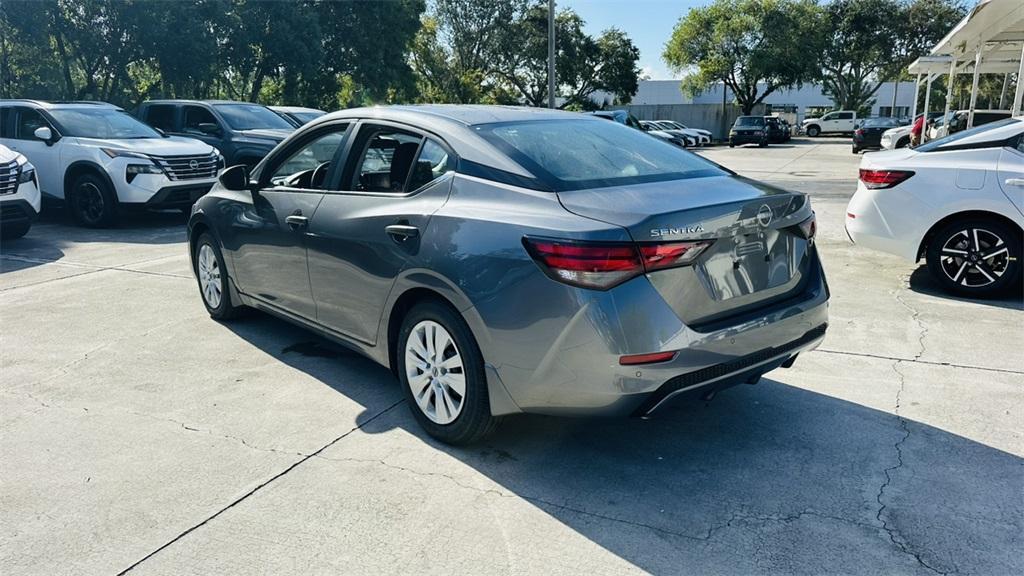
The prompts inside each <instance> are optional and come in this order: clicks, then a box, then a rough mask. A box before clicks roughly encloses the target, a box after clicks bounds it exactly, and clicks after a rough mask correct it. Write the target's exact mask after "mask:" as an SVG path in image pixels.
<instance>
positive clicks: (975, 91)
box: [947, 44, 982, 130]
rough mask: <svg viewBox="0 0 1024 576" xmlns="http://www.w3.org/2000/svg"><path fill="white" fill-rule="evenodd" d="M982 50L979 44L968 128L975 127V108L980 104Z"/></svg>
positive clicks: (972, 81) (968, 112)
mask: <svg viewBox="0 0 1024 576" xmlns="http://www.w3.org/2000/svg"><path fill="white" fill-rule="evenodd" d="M981 49H982V45H980V44H979V45H978V53H977V54H975V55H974V76H973V77H972V78H971V105H970V106H969V107H968V111H967V128H971V127H973V126H974V106H975V105H976V104H977V103H978V76H980V75H981ZM947 130H948V129H947Z"/></svg>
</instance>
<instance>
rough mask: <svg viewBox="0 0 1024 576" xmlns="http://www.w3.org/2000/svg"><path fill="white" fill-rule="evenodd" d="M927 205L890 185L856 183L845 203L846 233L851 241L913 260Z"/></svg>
mask: <svg viewBox="0 0 1024 576" xmlns="http://www.w3.org/2000/svg"><path fill="white" fill-rule="evenodd" d="M928 212H930V208H929V207H928V206H926V205H924V204H923V203H921V202H917V201H915V200H914V198H913V197H911V196H910V195H909V194H905V193H903V192H902V191H900V190H898V189H894V188H888V189H882V190H869V189H867V188H865V187H864V184H863V183H858V185H857V192H856V193H854V195H853V197H852V198H851V199H850V203H849V204H848V205H847V207H846V235H847V236H849V238H850V240H851V241H853V243H854V244H857V245H859V246H864V247H866V248H870V249H872V250H878V251H880V252H887V253H889V254H895V255H897V256H900V257H902V258H904V259H906V260H909V261H911V262H916V261H917V260H918V257H919V256H920V254H919V253H918V249H919V248H920V245H921V239H922V238H923V236H924V231H923V230H919V225H918V222H920V221H927V218H924V220H922V218H923V217H924V216H925V215H926V214H927V213H928Z"/></svg>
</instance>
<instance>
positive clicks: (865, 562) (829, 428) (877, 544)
mask: <svg viewBox="0 0 1024 576" xmlns="http://www.w3.org/2000/svg"><path fill="white" fill-rule="evenodd" d="M229 326H230V328H231V329H232V330H233V331H234V332H235V333H236V334H237V335H238V336H240V337H241V338H244V339H245V340H247V341H248V342H250V343H252V344H253V345H254V346H257V347H259V348H260V349H262V350H263V351H265V352H266V353H267V354H270V355H271V356H273V357H275V358H276V359H278V360H280V361H282V362H284V363H286V364H288V365H289V366H291V367H293V368H296V369H298V370H301V371H303V372H305V373H307V374H309V375H311V376H313V377H314V378H316V379H317V380H319V381H320V382H323V383H324V384H325V385H327V386H329V387H331V388H332V389H334V390H336V391H337V392H338V393H340V394H343V395H346V396H347V397H349V398H350V399H352V400H354V401H356V402H358V403H360V404H361V405H363V406H364V407H366V409H365V410H364V412H363V413H362V414H361V415H360V416H359V418H358V419H357V422H358V423H359V424H360V425H363V424H365V425H364V426H363V428H362V431H363V432H365V433H367V434H370V435H371V437H370V441H371V442H373V441H376V442H378V445H379V450H380V454H378V456H377V457H379V458H380V459H381V461H382V462H384V461H388V464H389V465H392V466H394V467H396V468H398V469H397V470H395V471H393V472H388V473H395V474H400V473H404V472H403V471H402V470H412V471H413V472H414V473H418V474H431V475H435V476H439V477H442V478H452V482H453V484H452V486H451V488H452V490H458V489H460V487H464V485H465V481H462V482H460V481H458V480H456V479H455V478H457V477H458V476H460V475H461V476H462V477H463V479H465V477H466V476H467V475H470V476H473V475H474V473H479V474H481V475H483V476H484V477H486V478H487V479H489V480H490V481H492V482H493V483H495V484H496V485H497V486H496V488H495V489H494V490H481V493H482V494H484V493H489V492H495V491H496V492H497V493H498V494H499V495H503V496H514V497H516V498H519V499H522V500H524V501H526V502H529V503H530V504H531V505H532V506H534V507H536V508H537V509H539V510H541V511H543V512H544V513H546V514H547V515H549V516H551V517H552V518H554V519H556V520H557V521H559V522H560V523H561V524H563V525H565V526H566V527H568V528H571V529H572V530H573V531H574V532H575V533H576V534H578V535H580V536H582V537H585V538H586V539H588V540H589V541H591V542H593V543H595V544H597V545H599V546H601V547H602V548H604V549H605V550H607V551H609V552H611V553H613V554H615V555H616V556H618V557H620V558H621V559H623V560H625V561H627V562H629V563H631V564H633V565H634V566H636V567H639V568H640V569H642V570H645V571H649V572H653V573H678V572H690V573H764V572H784V573H814V574H820V573H932V572H936V571H937V572H942V573H948V572H952V571H968V572H977V573H999V574H1008V573H1022V572H1024V557H1021V556H1020V555H1019V554H1017V551H1019V550H1020V548H1021V544H1022V542H1021V536H1022V533H1024V527H1022V518H1024V512H1022V501H1021V498H1020V494H1021V489H1022V486H1024V466H1022V464H1024V459H1022V458H1020V457H1018V456H1015V455H1013V454H1010V453H1007V452H1005V451H1002V450H999V449H996V448H993V447H990V446H987V445H985V444H982V443H979V442H976V441H973V440H971V439H968V438H965V437H962V436H959V435H956V434H953V433H950V432H947V431H944V430H941V429H938V428H935V427H932V426H929V425H927V424H924V423H919V422H915V421H913V420H906V419H903V418H901V417H899V416H895V415H893V414H891V413H888V412H883V411H879V410H875V409H872V408H868V407H865V406H862V405H859V404H856V403H852V402H848V401H845V400H841V399H838V398H835V397H832V396H828V395H824V394H820V393H816V392H812V391H808V390H806V389H802V388H798V387H794V386H789V385H786V384H785V383H784V379H785V377H786V371H785V370H778V371H776V372H773V373H772V374H771V376H772V378H764V379H762V381H761V382H760V383H759V384H758V385H756V386H746V385H744V386H739V387H736V388H733V389H730V390H727V391H725V392H723V393H722V394H719V395H718V396H717V397H716V398H715V400H714V401H712V402H710V403H682V404H676V405H673V406H671V407H669V408H667V409H666V410H664V411H662V412H660V413H658V414H657V415H656V417H654V418H652V419H650V420H638V419H621V420H619V419H615V420H608V419H566V418H549V417H541V416H516V417H511V418H508V419H506V421H505V422H504V423H503V425H502V426H501V427H500V428H499V430H498V431H497V433H496V434H495V435H494V436H492V437H491V438H489V439H487V440H485V441H484V443H482V444H481V445H478V446H470V447H450V446H446V445H443V444H440V443H438V442H436V441H434V440H432V439H430V438H429V437H428V436H427V435H426V434H425V433H424V432H423V431H422V430H421V429H420V428H419V427H418V425H417V424H416V422H415V420H414V418H413V417H412V415H411V414H410V413H409V407H408V406H397V407H396V408H395V409H394V410H391V411H390V412H387V413H386V414H384V415H383V416H381V414H382V411H383V410H384V408H383V407H381V406H382V405H384V404H386V402H382V400H381V397H380V392H381V390H380V388H382V387H387V388H388V389H389V391H390V392H391V395H390V398H393V399H396V400H397V399H398V398H399V390H398V388H397V387H398V383H397V381H396V380H395V379H394V378H393V377H392V376H391V374H390V372H389V371H387V370H386V369H384V368H381V367H379V366H377V365H376V364H374V363H373V362H371V361H370V360H367V359H365V358H362V357H361V356H358V355H356V354H355V353H352V352H348V351H346V350H345V349H343V348H341V347H339V346H337V345H335V344H333V343H330V342H328V341H326V340H323V339H321V338H319V337H316V336H314V335H312V334H310V333H308V332H305V331H303V330H300V329H297V328H293V327H291V326H290V325H286V324H285V323H283V322H281V321H278V320H275V319H272V318H269V317H266V316H263V315H261V314H254V315H253V317H252V318H251V319H246V320H242V321H239V322H234V323H231V324H230V325H229ZM775 378H777V380H776V379H775ZM893 394H894V396H896V390H895V388H894V390H893ZM894 403H895V399H894ZM373 405H376V406H375V407H373V408H371V406H373ZM396 428H398V429H401V430H403V431H404V432H407V433H408V434H411V435H412V436H415V437H416V438H418V439H419V440H420V441H422V442H423V443H424V444H425V445H427V446H429V447H430V448H432V449H433V450H434V451H436V452H434V456H429V457H425V456H422V454H421V456H420V457H419V459H415V458H416V457H412V458H414V461H408V460H407V459H408V458H410V457H411V456H409V451H408V450H401V449H399V450H397V451H395V449H394V443H395V442H408V440H403V439H402V438H401V437H399V438H397V439H396V438H394V437H393V435H387V437H386V438H385V437H380V438H381V439H380V440H373V438H375V437H376V436H375V435H376V434H379V433H382V432H389V431H393V430H394V429H396ZM389 447H390V448H391V450H390V451H389ZM336 448H338V449H344V446H343V445H338V446H336ZM365 449H366V448H365V445H364V448H363V450H364V451H365ZM414 452H416V451H414ZM446 457H447V458H450V459H451V461H450V462H449V463H447V464H445V463H444V460H445V459H446ZM392 458H393V459H395V460H394V461H390V459H392ZM423 462H428V463H431V464H424V463H423ZM438 462H440V464H441V465H442V466H443V468H442V469H437V468H436V466H437V464H438ZM417 465H418V466H421V467H423V468H424V469H422V470H417V469H416V467H417ZM430 466H434V468H431V467H430ZM466 467H468V468H469V469H471V470H469V469H467V468H466ZM478 483H479V481H474V482H471V484H478ZM327 492H328V493H330V491H327ZM323 505H324V506H330V505H331V503H330V502H324V503H323ZM424 506H429V505H428V504H426V503H425V504H424ZM581 560H582V559H581Z"/></svg>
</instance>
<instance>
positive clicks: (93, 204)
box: [68, 174, 117, 228]
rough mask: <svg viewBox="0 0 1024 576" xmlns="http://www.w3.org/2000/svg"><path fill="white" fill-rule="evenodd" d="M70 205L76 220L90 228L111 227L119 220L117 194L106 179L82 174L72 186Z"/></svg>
mask: <svg viewBox="0 0 1024 576" xmlns="http://www.w3.org/2000/svg"><path fill="white" fill-rule="evenodd" d="M70 192H71V195H70V202H68V207H69V208H70V210H71V216H72V217H73V218H74V219H75V222H77V223H78V224H80V225H82V226H86V227H89V228H109V227H110V226H113V225H114V224H115V223H116V221H117V196H116V195H115V194H114V191H113V190H111V189H110V186H109V185H108V184H107V182H106V180H104V179H103V178H100V177H99V176H97V175H96V174H82V175H81V176H79V177H78V178H76V179H75V182H74V184H73V185H72V186H71V191H70Z"/></svg>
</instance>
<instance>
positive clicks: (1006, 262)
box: [926, 218, 1021, 297]
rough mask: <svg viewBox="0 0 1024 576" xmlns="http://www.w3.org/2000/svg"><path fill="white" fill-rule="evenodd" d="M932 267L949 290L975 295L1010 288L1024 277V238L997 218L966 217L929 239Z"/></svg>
mask: <svg viewBox="0 0 1024 576" xmlns="http://www.w3.org/2000/svg"><path fill="white" fill-rule="evenodd" d="M926 259H927V261H928V271H929V272H931V274H932V276H933V277H934V278H935V279H936V280H937V281H938V282H939V283H940V284H941V285H942V286H943V288H945V289H946V290H948V291H950V292H953V293H955V294H961V295H963V296H971V297H988V296H995V295H998V294H1001V293H1004V292H1008V291H1009V290H1011V289H1013V288H1014V287H1017V286H1019V284H1020V281H1021V238H1020V236H1019V234H1018V233H1017V231H1015V230H1012V229H1011V228H1009V227H1008V226H1006V225H1004V224H1003V223H1001V222H998V221H996V220H987V219H983V218H982V219H973V218H972V219H964V220H961V221H959V222H953V223H951V224H948V225H946V226H944V227H943V228H942V229H940V230H938V231H937V232H936V233H935V235H934V236H932V238H931V241H930V242H929V243H928V252H927V255H926Z"/></svg>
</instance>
